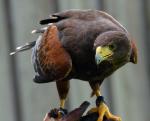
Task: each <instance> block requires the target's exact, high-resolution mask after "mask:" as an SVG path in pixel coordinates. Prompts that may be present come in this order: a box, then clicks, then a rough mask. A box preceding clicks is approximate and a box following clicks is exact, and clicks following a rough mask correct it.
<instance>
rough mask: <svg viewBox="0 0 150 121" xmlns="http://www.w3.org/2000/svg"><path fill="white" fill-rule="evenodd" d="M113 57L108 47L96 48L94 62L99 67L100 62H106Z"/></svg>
mask: <svg viewBox="0 0 150 121" xmlns="http://www.w3.org/2000/svg"><path fill="white" fill-rule="evenodd" d="M112 55H113V52H112V50H110V48H109V47H108V46H104V47H102V46H98V47H97V48H96V54H95V61H96V64H97V65H99V64H100V63H101V62H102V61H104V60H108V58H109V57H111V56H112Z"/></svg>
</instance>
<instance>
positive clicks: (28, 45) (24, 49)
mask: <svg viewBox="0 0 150 121" xmlns="http://www.w3.org/2000/svg"><path fill="white" fill-rule="evenodd" d="M35 43H36V41H33V42H28V43H26V44H25V45H22V46H19V47H17V48H16V50H15V51H14V52H11V53H10V55H14V54H16V53H18V52H22V51H26V50H29V49H31V48H32V47H33V46H34V45H35Z"/></svg>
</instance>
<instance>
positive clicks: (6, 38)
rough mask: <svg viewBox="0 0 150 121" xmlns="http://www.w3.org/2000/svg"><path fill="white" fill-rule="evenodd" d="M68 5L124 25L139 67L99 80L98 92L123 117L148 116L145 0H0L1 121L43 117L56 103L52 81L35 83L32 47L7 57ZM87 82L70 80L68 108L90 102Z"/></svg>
mask: <svg viewBox="0 0 150 121" xmlns="http://www.w3.org/2000/svg"><path fill="white" fill-rule="evenodd" d="M66 9H98V10H105V11H106V12H108V13H109V14H111V15H112V16H113V17H115V18H116V19H117V20H118V21H119V22H120V23H121V24H122V25H124V26H125V27H126V28H127V30H128V31H129V32H130V33H131V35H132V36H133V37H134V38H135V42H136V44H137V46H138V54H139V57H138V58H139V59H138V60H139V61H138V64H137V65H133V64H127V65H126V66H124V67H122V68H121V69H119V70H118V71H117V72H116V73H114V74H113V75H112V76H111V77H109V78H108V79H107V80H106V81H105V82H104V83H103V84H102V93H103V95H104V96H105V100H106V102H107V104H108V105H109V107H110V109H111V111H112V112H113V113H114V114H117V115H120V116H121V117H122V119H123V121H148V120H150V112H149V111H150V61H149V59H150V55H149V50H150V1H149V0H0V120H1V121H4V120H5V121H42V119H43V117H44V115H45V113H46V112H48V111H49V110H50V109H51V108H54V107H58V106H59V99H58V94H57V90H56V87H55V83H48V84H43V85H38V84H35V83H33V81H32V78H33V76H34V70H33V66H32V64H31V61H30V60H31V59H30V56H31V51H28V52H24V53H20V54H18V55H16V56H9V52H10V51H12V50H13V49H14V48H15V47H16V46H19V45H22V44H24V43H26V42H29V41H32V40H35V39H36V38H37V37H38V35H31V34H30V32H31V30H32V29H35V28H39V27H40V25H39V23H38V22H39V21H40V20H41V19H44V18H47V17H48V15H49V14H51V13H54V12H58V11H62V10H66ZM90 93H91V89H90V87H89V85H88V83H86V82H82V81H78V80H72V81H71V88H70V92H69V95H68V100H67V104H66V108H68V109H69V110H72V109H73V108H75V107H77V106H79V105H80V104H81V103H82V102H83V101H85V100H88V101H90V102H91V104H92V105H94V103H95V102H94V101H95V97H94V98H92V99H91V98H90Z"/></svg>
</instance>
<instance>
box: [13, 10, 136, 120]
mask: <svg viewBox="0 0 150 121" xmlns="http://www.w3.org/2000/svg"><path fill="white" fill-rule="evenodd" d="M40 23H41V24H48V26H47V27H46V28H42V29H39V30H34V31H33V32H32V33H43V34H42V35H40V36H39V38H38V39H37V41H36V42H32V43H31V44H27V45H26V46H22V47H20V48H18V49H17V50H16V52H19V51H22V50H24V49H25V50H26V49H30V48H32V47H33V52H32V61H33V65H34V69H35V72H36V76H35V78H34V81H35V82H37V83H46V82H52V81H56V84H57V89H58V93H59V96H60V100H61V101H60V107H62V108H64V102H65V99H66V96H67V93H68V90H69V80H70V79H80V80H84V81H88V82H89V84H90V86H91V88H92V90H93V93H92V95H96V96H100V95H101V94H100V90H99V86H100V85H101V83H102V82H103V80H104V79H105V78H107V77H108V76H110V75H111V74H112V73H113V72H115V71H116V70H117V69H118V68H120V67H122V66H123V65H125V64H126V63H128V62H132V63H137V49H136V46H135V43H134V42H133V41H132V38H131V37H130V35H129V33H128V31H127V30H126V29H125V28H124V27H123V26H122V25H121V24H120V23H119V22H118V21H117V20H115V19H114V18H113V17H112V16H110V15H109V14H107V13H105V12H102V11H97V10H68V11H64V12H60V13H56V14H53V15H51V16H50V18H49V19H45V20H42V21H40ZM49 23H52V24H49ZM11 54H15V52H14V53H11ZM102 107H104V108H103V109H107V110H106V114H110V112H109V110H108V108H107V106H106V105H104V104H103V106H102ZM107 116H108V117H107V118H111V119H112V117H113V115H111V116H110V115H107ZM113 118H114V119H120V118H118V117H115V116H114V117H113Z"/></svg>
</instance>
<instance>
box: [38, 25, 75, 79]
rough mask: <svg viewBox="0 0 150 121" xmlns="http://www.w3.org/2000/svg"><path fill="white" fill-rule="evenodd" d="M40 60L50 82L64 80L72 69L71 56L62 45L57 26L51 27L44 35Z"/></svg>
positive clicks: (40, 46)
mask: <svg viewBox="0 0 150 121" xmlns="http://www.w3.org/2000/svg"><path fill="white" fill-rule="evenodd" d="M38 60H39V64H40V66H41V70H42V72H43V73H44V74H45V75H47V74H48V75H50V76H49V77H50V80H62V79H63V78H65V77H66V76H67V75H68V74H69V72H70V71H71V68H72V62H71V58H70V55H69V54H68V53H67V52H66V50H65V49H64V48H63V46H62V45H61V42H60V40H59V38H58V30H57V28H56V26H51V27H49V28H48V29H47V31H46V32H45V33H44V34H43V38H42V41H41V43H40V45H39V48H38Z"/></svg>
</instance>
